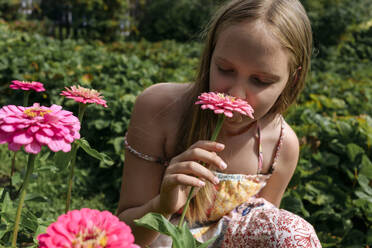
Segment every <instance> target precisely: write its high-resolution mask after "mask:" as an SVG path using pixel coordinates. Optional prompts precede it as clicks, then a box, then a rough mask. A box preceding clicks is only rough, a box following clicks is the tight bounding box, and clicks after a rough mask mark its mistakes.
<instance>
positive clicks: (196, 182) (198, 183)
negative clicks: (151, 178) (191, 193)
mask: <svg viewBox="0 0 372 248" xmlns="http://www.w3.org/2000/svg"><path fill="white" fill-rule="evenodd" d="M179 185H182V186H194V187H204V186H205V182H203V181H202V180H200V179H198V178H196V177H193V176H189V175H185V174H171V175H167V176H166V177H164V180H163V186H164V187H165V188H168V187H174V186H179Z"/></svg>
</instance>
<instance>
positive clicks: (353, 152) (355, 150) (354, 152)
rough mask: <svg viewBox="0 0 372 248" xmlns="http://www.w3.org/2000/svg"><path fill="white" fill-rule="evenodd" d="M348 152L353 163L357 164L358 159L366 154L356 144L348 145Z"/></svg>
mask: <svg viewBox="0 0 372 248" xmlns="http://www.w3.org/2000/svg"><path fill="white" fill-rule="evenodd" d="M346 151H347V155H348V157H349V158H350V161H351V162H355V159H356V157H357V156H359V155H360V154H363V153H364V150H363V149H362V148H361V147H360V146H358V145H357V144H354V143H351V144H347V146H346Z"/></svg>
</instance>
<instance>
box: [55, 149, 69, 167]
mask: <svg viewBox="0 0 372 248" xmlns="http://www.w3.org/2000/svg"><path fill="white" fill-rule="evenodd" d="M71 154H72V153H71V152H67V153H66V152H62V151H59V152H56V153H55V154H54V163H55V165H56V167H57V168H59V169H60V170H63V169H65V168H66V167H67V165H68V163H69V162H70V160H71Z"/></svg>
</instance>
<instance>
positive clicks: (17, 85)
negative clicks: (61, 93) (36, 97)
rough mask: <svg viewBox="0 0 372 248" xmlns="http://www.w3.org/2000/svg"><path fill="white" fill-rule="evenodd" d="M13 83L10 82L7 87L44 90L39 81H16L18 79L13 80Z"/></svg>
mask: <svg viewBox="0 0 372 248" xmlns="http://www.w3.org/2000/svg"><path fill="white" fill-rule="evenodd" d="M12 83H13V84H11V85H10V86H9V87H10V88H12V89H14V90H19V89H21V90H34V91H37V92H41V91H45V89H44V85H43V84H42V83H40V82H34V81H32V82H25V81H18V80H13V81H12Z"/></svg>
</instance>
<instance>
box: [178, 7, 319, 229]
mask: <svg viewBox="0 0 372 248" xmlns="http://www.w3.org/2000/svg"><path fill="white" fill-rule="evenodd" d="M246 21H261V22H262V23H264V24H265V27H267V28H268V29H269V30H270V31H271V32H272V34H273V35H274V37H275V38H276V39H277V40H278V41H279V42H280V44H281V45H282V47H283V48H284V49H286V50H287V51H288V52H289V53H288V54H289V65H288V68H289V78H288V81H287V83H286V86H285V88H284V90H283V92H282V93H281V94H280V96H279V97H278V99H277V101H276V102H275V104H274V105H273V107H272V108H271V109H270V113H283V112H284V111H285V110H286V109H287V108H288V107H289V106H290V105H291V104H292V103H294V102H295V100H296V98H297V96H298V95H299V93H300V92H301V90H302V89H303V87H304V84H305V79H306V76H307V73H308V71H309V69H310V58H311V49H312V31H311V26H310V21H309V19H308V17H307V15H306V12H305V10H304V8H303V6H302V5H301V3H300V2H299V1H298V0H233V1H228V2H227V3H226V4H225V5H223V6H221V7H220V8H219V10H218V11H217V13H216V14H215V16H214V17H213V18H212V20H211V22H210V23H209V24H208V26H207V28H206V31H205V33H204V38H205V47H204V50H203V53H202V57H201V60H200V65H199V70H198V74H197V77H196V80H195V83H194V84H193V86H192V88H191V89H190V90H189V91H188V92H187V96H186V99H187V102H186V103H185V104H186V105H187V110H186V111H185V112H184V114H183V117H182V120H181V125H180V126H179V130H178V134H177V137H178V141H177V142H178V143H177V146H176V153H180V152H182V151H184V150H185V149H187V148H188V147H189V146H190V145H192V144H193V143H195V142H196V141H198V140H209V139H210V137H211V135H212V131H213V130H214V127H215V123H216V119H217V118H216V115H215V114H213V113H212V111H201V109H200V107H199V106H195V104H194V102H195V101H196V99H197V96H198V95H200V94H201V93H202V92H207V91H209V70H210V63H211V58H212V54H213V51H214V48H215V46H216V43H217V39H218V36H219V34H220V33H221V32H222V31H223V30H224V29H225V28H227V27H229V26H230V25H235V24H238V23H242V22H246ZM190 117H191V118H190ZM213 196H214V187H213V185H212V184H211V183H207V185H206V186H205V187H203V188H202V189H201V190H200V191H199V192H198V193H197V194H196V196H195V197H194V198H193V199H192V201H191V204H190V208H189V211H188V212H187V214H186V217H187V219H188V221H189V222H191V223H193V222H195V221H199V222H203V221H206V220H207V209H208V208H209V207H210V206H211V204H212V203H213Z"/></svg>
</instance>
